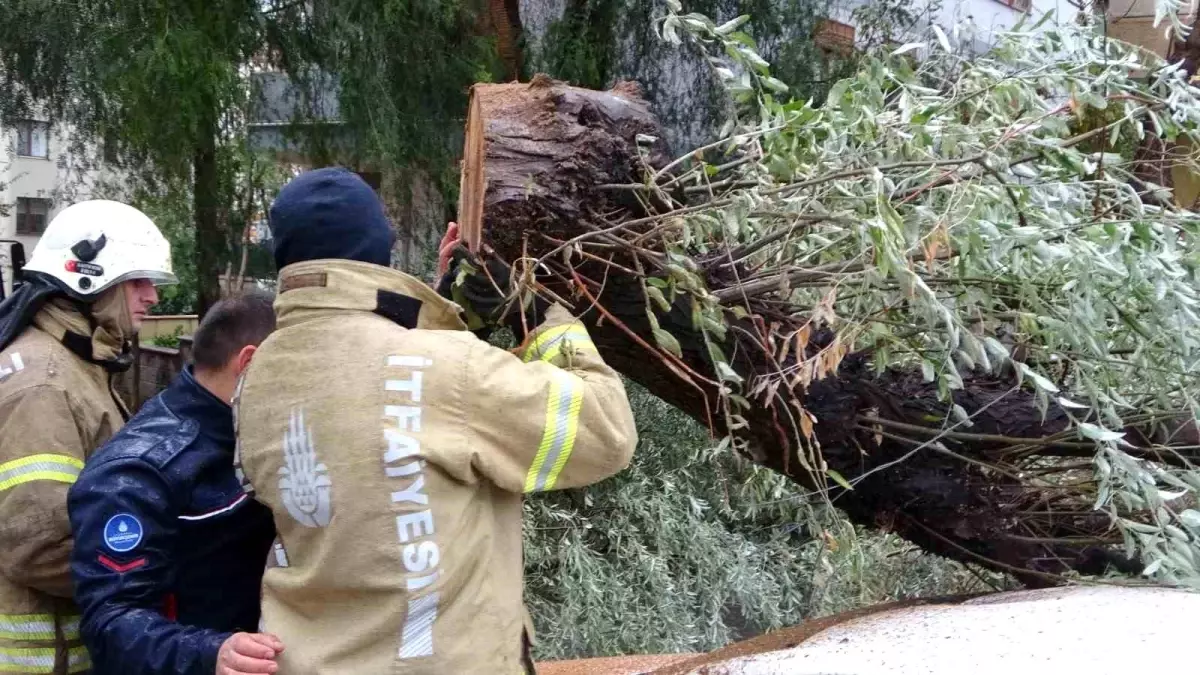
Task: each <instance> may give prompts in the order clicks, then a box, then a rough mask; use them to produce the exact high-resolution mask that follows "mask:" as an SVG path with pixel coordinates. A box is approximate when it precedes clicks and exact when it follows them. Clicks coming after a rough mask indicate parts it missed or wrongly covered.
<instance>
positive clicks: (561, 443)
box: [525, 370, 583, 492]
mask: <svg viewBox="0 0 1200 675" xmlns="http://www.w3.org/2000/svg"><path fill="white" fill-rule="evenodd" d="M582 406H583V381H582V380H580V379H579V377H578V376H577V375H574V374H572V373H568V372H566V371H564V370H558V371H555V372H554V375H553V378H552V379H551V381H550V396H549V398H548V399H547V401H546V426H545V429H543V431H542V443H541V445H540V446H538V452H537V456H536V457H535V458H534V460H533V465H531V466H530V467H529V473H528V474H526V476H525V492H536V491H541V490H553V489H554V484H555V482H557V481H558V474H559V473H561V472H562V469H563V467H564V466H566V464H567V460H568V459H570V457H571V450H572V449H574V447H575V434H576V433H577V432H578V430H579V409H580V408H581V407H582Z"/></svg>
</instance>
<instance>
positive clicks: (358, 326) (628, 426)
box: [234, 261, 637, 675]
mask: <svg viewBox="0 0 1200 675" xmlns="http://www.w3.org/2000/svg"><path fill="white" fill-rule="evenodd" d="M276 311H277V315H278V328H277V330H276V331H275V333H273V334H272V335H271V336H270V337H269V338H268V339H267V340H266V341H265V342H264V343H263V344H262V346H261V347H260V348H259V349H258V351H257V352H256V354H255V356H254V360H253V361H252V363H251V365H250V367H249V369H248V370H247V373H246V375H245V376H244V377H243V379H242V382H241V383H240V385H239V392H238V394H237V396H236V397H235V402H234V406H235V418H234V419H235V424H236V425H237V430H238V443H239V447H238V457H239V471H240V472H242V474H243V480H244V482H245V485H246V488H247V490H248V491H249V492H251V494H254V495H255V497H256V498H257V499H258V500H259V501H261V502H262V503H264V504H266V505H267V506H269V507H270V508H271V509H272V511H273V512H274V514H275V524H276V527H277V528H278V533H279V541H278V542H277V546H276V556H275V559H276V561H277V564H272V565H271V566H269V568H268V570H267V572H266V575H265V578H264V580H263V625H262V629H263V630H265V631H269V632H273V633H275V634H277V635H278V636H279V637H280V638H281V639H282V640H283V642H284V644H285V646H286V648H285V651H284V652H283V654H282V655H281V657H280V659H281V660H280V669H279V672H281V673H286V674H287V675H352V674H353V675H360V674H362V673H371V674H372V675H377V674H385V673H394V674H404V675H416V674H421V675H426V674H428V675H433V674H438V675H441V674H445V673H456V674H466V673H491V674H501V675H504V674H510V673H521V672H524V670H523V662H522V630H523V628H526V627H527V626H526V624H527V619H528V615H527V614H526V612H525V610H524V605H523V601H522V591H523V581H522V573H523V569H522V549H521V516H522V499H523V497H522V495H524V494H525V493H530V492H537V491H542V490H552V489H562V488H572V487H578V486H582V485H586V484H589V483H593V482H596V481H599V480H601V479H603V478H606V477H608V476H611V475H613V474H615V473H617V472H618V471H620V470H621V469H622V468H624V467H625V466H626V465H627V464H628V462H629V460H630V457H631V456H632V453H633V449H634V446H635V444H636V442H637V434H636V430H635V427H634V421H633V415H632V412H631V410H630V408H629V402H628V400H627V398H626V394H625V390H624V387H623V385H622V383H621V380H620V379H619V377H618V376H617V374H616V373H615V372H614V371H613V370H612V369H610V368H609V367H608V366H607V365H605V363H604V362H603V361H602V360H601V358H600V356H599V354H598V353H597V351H596V350H595V348H594V347H593V346H592V343H591V340H590V339H589V338H588V334H587V331H586V330H585V329H584V327H583V326H582V324H580V323H577V322H575V321H573V319H572V317H571V315H570V314H569V313H567V312H566V311H565V310H563V309H562V308H559V307H556V308H554V309H552V310H551V311H550V312H549V314H548V319H547V320H546V321H545V323H544V324H543V325H542V326H540V328H539V330H538V331H537V332H536V334H535V335H533V336H531V338H530V340H528V341H527V347H526V348H525V349H523V350H521V353H522V355H521V356H518V355H515V354H513V353H512V352H509V351H506V350H504V349H500V348H497V347H493V346H491V345H489V344H488V343H486V342H484V341H482V340H479V339H478V338H476V337H475V336H474V335H472V334H471V333H469V332H467V331H466V330H464V328H465V326H464V324H463V323H462V321H461V320H460V319H459V318H458V311H459V307H458V305H455V304H453V303H451V302H448V301H446V300H444V299H443V298H441V297H440V296H438V295H437V294H436V293H435V292H434V291H433V289H431V288H430V287H428V286H426V285H425V284H423V283H421V282H420V281H418V280H417V279H415V278H413V277H410V276H408V275H406V274H403V273H401V272H397V271H395V270H391V269H387V268H383V267H378V266H375V265H367V264H363V263H357V262H351V261H308V262H303V263H297V264H295V265H290V266H288V267H286V268H284V270H282V273H281V275H280V294H279V296H278V299H277V301H276ZM406 325H407V326H410V327H411V326H415V328H416V329H417V330H410V329H408V328H405V327H404V326H406Z"/></svg>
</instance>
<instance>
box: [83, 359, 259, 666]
mask: <svg viewBox="0 0 1200 675" xmlns="http://www.w3.org/2000/svg"><path fill="white" fill-rule="evenodd" d="M233 450H234V434H233V413H232V410H231V408H230V407H229V405H228V404H226V403H225V402H223V401H221V400H220V399H218V398H217V397H216V396H213V395H212V394H211V393H210V392H209V391H208V390H206V389H204V388H203V387H201V386H200V385H199V384H198V383H197V382H196V380H195V378H194V377H193V375H192V371H191V366H188V367H187V368H186V369H185V370H184V371H183V372H182V373H180V375H179V376H178V377H177V378H176V379H175V381H174V382H172V383H171V385H170V387H168V388H167V389H166V390H165V391H163V392H162V393H160V394H159V395H158V396H156V397H154V398H152V399H150V400H149V401H147V402H146V404H145V405H144V406H143V407H142V409H141V410H140V411H138V413H137V414H136V415H134V416H133V418H131V419H130V420H129V422H128V423H127V424H126V425H125V427H124V428H122V429H121V431H119V432H118V433H117V434H116V435H115V436H113V438H112V439H111V440H110V441H108V443H106V444H105V445H103V446H101V448H100V449H99V450H97V451H96V452H95V454H93V455H92V457H90V458H89V459H88V462H87V466H86V467H85V468H84V470H83V473H82V474H81V475H80V476H79V480H78V481H77V482H76V483H75V484H74V485H73V486H71V490H70V493H69V497H68V508H69V512H70V518H71V529H72V531H73V533H74V536H75V546H74V550H73V552H72V554H71V574H72V576H73V578H74V582H75V600H76V602H78V603H79V607H80V609H81V610H82V613H83V619H82V625H81V632H82V633H83V639H84V642H85V643H86V645H87V648H88V651H89V652H91V656H92V662H93V671H92V672H93V675H152V674H153V675H193V674H194V675H212V673H213V672H214V671H215V670H216V661H217V651H218V649H219V648H220V646H221V643H222V642H224V641H225V639H226V638H228V637H229V636H230V635H231V634H233V633H235V632H238V631H247V632H256V631H257V629H258V619H259V586H260V583H261V581H262V575H263V570H264V568H265V566H266V561H267V553H268V551H269V549H270V548H271V542H272V539H273V538H274V536H275V533H274V525H273V524H272V520H271V514H270V511H269V510H267V508H266V507H264V506H263V505H261V504H259V503H258V502H255V501H254V500H252V499H250V498H248V496H247V495H246V494H245V492H243V490H242V488H241V487H240V484H239V481H238V479H237V477H236V476H235V474H234V468H233Z"/></svg>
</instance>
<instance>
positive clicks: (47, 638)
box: [0, 614, 91, 675]
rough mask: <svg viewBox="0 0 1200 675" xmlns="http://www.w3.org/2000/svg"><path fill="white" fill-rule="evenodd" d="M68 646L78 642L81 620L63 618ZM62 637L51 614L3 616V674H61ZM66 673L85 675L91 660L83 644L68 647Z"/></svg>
mask: <svg viewBox="0 0 1200 675" xmlns="http://www.w3.org/2000/svg"><path fill="white" fill-rule="evenodd" d="M59 629H60V630H61V639H62V640H63V641H64V642H65V643H72V642H74V643H78V642H79V639H80V635H79V617H78V616H69V617H63V619H62V621H61V623H60V624H59ZM59 639H60V634H59V633H58V631H56V629H55V619H54V616H53V615H51V614H0V673H19V674H20V675H60V674H61V673H62V672H63V671H62V670H61V669H60V670H59V671H55V664H56V663H57V660H58V656H59V647H57V646H55V643H56V642H57V641H58V640H59ZM64 647H65V649H66V653H65V657H66V671H65V672H66V673H83V672H85V671H87V670H88V669H89V668H91V659H90V658H89V656H88V653H87V648H86V647H84V646H83V645H79V644H76V645H75V646H66V645H64Z"/></svg>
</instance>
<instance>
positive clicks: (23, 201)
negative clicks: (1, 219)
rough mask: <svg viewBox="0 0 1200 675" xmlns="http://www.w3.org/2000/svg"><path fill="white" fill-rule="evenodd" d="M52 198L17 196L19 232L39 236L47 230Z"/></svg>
mask: <svg viewBox="0 0 1200 675" xmlns="http://www.w3.org/2000/svg"><path fill="white" fill-rule="evenodd" d="M49 215H50V200H49V199H39V198H37V197H17V234H25V235H31V236H37V235H40V234H41V233H43V232H45V231H46V219H47V218H48V217H49Z"/></svg>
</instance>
